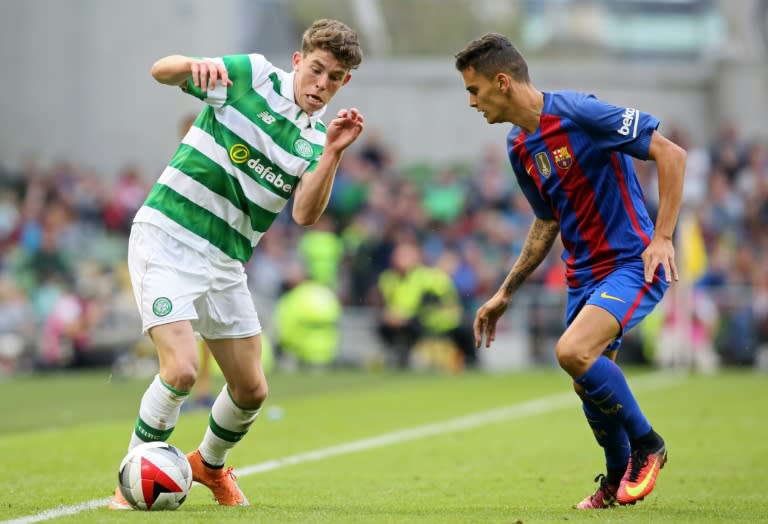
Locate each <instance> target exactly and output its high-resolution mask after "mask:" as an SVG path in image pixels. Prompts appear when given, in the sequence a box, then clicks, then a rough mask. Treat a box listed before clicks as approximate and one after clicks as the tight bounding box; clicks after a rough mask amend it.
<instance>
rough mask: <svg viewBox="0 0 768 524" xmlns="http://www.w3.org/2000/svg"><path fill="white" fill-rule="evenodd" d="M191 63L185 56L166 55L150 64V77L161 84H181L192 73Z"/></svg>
mask: <svg viewBox="0 0 768 524" xmlns="http://www.w3.org/2000/svg"><path fill="white" fill-rule="evenodd" d="M191 64H192V61H191V60H190V59H189V58H188V57H186V56H182V55H170V56H166V57H165V58H161V59H160V60H158V61H157V62H155V63H154V64H153V65H152V78H154V79H155V80H157V81H158V82H160V83H161V84H167V85H172V86H178V85H181V84H183V83H184V82H185V81H186V80H187V78H189V75H190V74H191V73H192V69H191Z"/></svg>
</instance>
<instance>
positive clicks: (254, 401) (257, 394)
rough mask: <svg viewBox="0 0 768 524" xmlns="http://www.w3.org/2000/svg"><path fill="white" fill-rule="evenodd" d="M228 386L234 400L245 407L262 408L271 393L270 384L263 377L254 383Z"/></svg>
mask: <svg viewBox="0 0 768 524" xmlns="http://www.w3.org/2000/svg"><path fill="white" fill-rule="evenodd" d="M228 387H229V393H230V395H232V400H234V402H235V404H237V405H238V406H239V407H241V408H243V409H258V408H260V407H261V405H262V404H263V403H264V401H265V400H266V399H267V395H268V394H269V386H268V385H267V381H266V380H265V379H263V378H262V380H259V381H257V382H254V383H252V384H238V385H232V384H229V385H228Z"/></svg>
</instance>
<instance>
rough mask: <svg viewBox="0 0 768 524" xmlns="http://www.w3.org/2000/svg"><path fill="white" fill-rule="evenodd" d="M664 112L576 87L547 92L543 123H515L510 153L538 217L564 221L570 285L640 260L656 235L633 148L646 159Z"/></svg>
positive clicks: (565, 254)
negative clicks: (527, 126)
mask: <svg viewBox="0 0 768 524" xmlns="http://www.w3.org/2000/svg"><path fill="white" fill-rule="evenodd" d="M658 126H659V120H658V119H657V118H656V117H654V116H653V115H650V114H648V113H642V112H640V111H638V110H637V109H634V108H630V107H617V106H613V105H610V104H607V103H605V102H602V101H600V100H598V99H597V98H596V97H595V96H593V95H589V94H584V93H576V92H570V91H559V92H545V93H544V107H543V109H542V113H541V120H540V123H539V128H538V129H537V130H536V131H535V132H534V133H532V134H530V135H529V134H527V133H525V132H524V131H523V130H522V129H520V128H519V127H514V128H512V130H511V131H510V133H509V136H508V137H507V148H508V152H509V159H510V161H511V163H512V168H513V169H514V172H515V175H516V177H517V180H518V183H519V184H520V188H521V189H522V190H523V192H524V193H525V196H526V198H527V199H528V201H529V202H530V204H531V207H533V211H534V213H535V214H536V216H537V217H539V218H542V219H556V220H558V221H559V222H560V238H561V239H562V242H563V247H564V252H563V260H564V261H565V264H566V278H567V281H568V285H569V286H571V287H578V286H580V285H582V284H583V283H585V282H588V281H594V280H599V279H601V278H603V277H604V276H606V275H607V274H608V273H610V272H611V271H612V270H613V269H614V268H616V267H617V266H620V265H622V264H627V263H631V262H639V261H640V255H641V253H642V252H643V251H644V250H645V248H646V246H647V245H648V244H649V242H650V239H651V238H652V236H653V222H652V221H651V219H650V217H649V216H648V212H647V210H646V207H645V197H644V196H643V192H642V189H641V188H640V183H639V182H638V180H637V174H636V173H635V169H634V166H633V165H632V159H631V158H630V156H632V157H635V158H638V159H641V160H646V159H647V158H648V149H649V148H650V145H651V135H652V134H653V132H654V130H655V129H656V128H657V127H658Z"/></svg>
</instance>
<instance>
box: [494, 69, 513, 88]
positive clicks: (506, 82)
mask: <svg viewBox="0 0 768 524" xmlns="http://www.w3.org/2000/svg"><path fill="white" fill-rule="evenodd" d="M511 80H512V79H511V78H510V77H509V75H507V74H504V73H496V78H494V82H495V84H496V86H497V87H498V88H499V91H501V92H502V93H506V92H507V91H508V90H509V87H510V85H511V84H512V82H511Z"/></svg>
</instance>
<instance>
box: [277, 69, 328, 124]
mask: <svg viewBox="0 0 768 524" xmlns="http://www.w3.org/2000/svg"><path fill="white" fill-rule="evenodd" d="M295 76H296V71H291V72H290V73H288V74H287V75H286V76H285V79H283V81H282V82H280V94H281V95H282V96H283V97H285V98H287V99H288V100H290V101H291V102H293V103H294V104H295V105H296V113H295V114H294V115H293V121H294V122H295V123H296V124H297V125H298V126H299V128H301V129H304V128H306V127H309V126H311V127H312V128H314V127H315V125H316V124H317V121H318V120H320V117H321V116H323V115H324V114H325V111H326V109H328V106H327V105H324V106H323V107H322V108H321V109H318V110H317V111H315V112H314V113H313V114H312V116H309V115H307V113H305V112H304V110H303V109H302V108H301V107H299V106H298V104H296V100H295V99H294V93H293V78H294V77H295Z"/></svg>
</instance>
